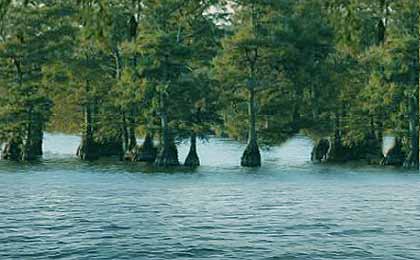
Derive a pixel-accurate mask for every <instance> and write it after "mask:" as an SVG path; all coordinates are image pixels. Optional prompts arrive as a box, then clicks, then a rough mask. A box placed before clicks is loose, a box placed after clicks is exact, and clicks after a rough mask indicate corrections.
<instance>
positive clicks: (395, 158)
mask: <svg viewBox="0 0 420 260" xmlns="http://www.w3.org/2000/svg"><path fill="white" fill-rule="evenodd" d="M405 158H406V155H405V153H404V152H403V149H402V143H401V141H399V140H397V141H395V144H394V145H393V146H392V147H391V148H390V149H389V150H388V152H387V153H386V155H385V157H384V158H383V159H382V161H381V165H382V166H402V165H403V164H404V161H405Z"/></svg>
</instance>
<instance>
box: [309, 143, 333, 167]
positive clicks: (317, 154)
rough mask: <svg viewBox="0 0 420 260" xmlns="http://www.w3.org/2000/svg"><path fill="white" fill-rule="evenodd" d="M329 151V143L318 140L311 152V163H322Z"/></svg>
mask: <svg viewBox="0 0 420 260" xmlns="http://www.w3.org/2000/svg"><path fill="white" fill-rule="evenodd" d="M329 149H330V141H329V140H328V139H325V138H323V139H321V140H319V141H318V142H317V143H316V144H315V146H314V148H313V149H312V152H311V161H313V162H323V161H325V160H327V159H328V151H329Z"/></svg>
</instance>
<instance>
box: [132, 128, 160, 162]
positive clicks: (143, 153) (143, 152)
mask: <svg viewBox="0 0 420 260" xmlns="http://www.w3.org/2000/svg"><path fill="white" fill-rule="evenodd" d="M157 152H158V151H157V148H156V147H155V146H154V144H153V138H152V136H151V135H146V138H145V139H144V143H143V144H142V145H141V146H140V147H138V148H137V152H136V153H137V154H136V157H135V161H137V162H150V163H153V162H154V161H155V160H156V156H157Z"/></svg>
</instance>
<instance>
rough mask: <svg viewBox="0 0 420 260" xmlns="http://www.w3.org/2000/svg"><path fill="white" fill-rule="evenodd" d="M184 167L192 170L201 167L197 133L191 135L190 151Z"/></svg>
mask: <svg viewBox="0 0 420 260" xmlns="http://www.w3.org/2000/svg"><path fill="white" fill-rule="evenodd" d="M184 166H187V167H192V168H193V167H198V166H200V159H199V158H198V154H197V135H196V134H195V133H192V134H191V138H190V151H189V152H188V155H187V158H186V159H185V162H184Z"/></svg>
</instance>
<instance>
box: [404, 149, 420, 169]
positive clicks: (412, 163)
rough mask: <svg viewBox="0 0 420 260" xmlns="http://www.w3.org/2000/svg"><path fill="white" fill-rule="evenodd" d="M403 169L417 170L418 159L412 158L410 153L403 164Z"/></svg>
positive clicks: (412, 155)
mask: <svg viewBox="0 0 420 260" xmlns="http://www.w3.org/2000/svg"><path fill="white" fill-rule="evenodd" d="M403 167H404V168H406V169H418V168H419V160H418V157H416V156H414V154H413V153H412V152H410V153H409V154H408V156H407V158H406V159H405V161H404V163H403Z"/></svg>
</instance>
